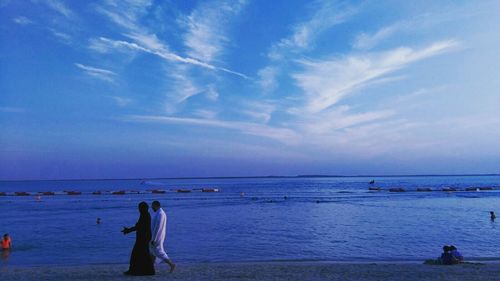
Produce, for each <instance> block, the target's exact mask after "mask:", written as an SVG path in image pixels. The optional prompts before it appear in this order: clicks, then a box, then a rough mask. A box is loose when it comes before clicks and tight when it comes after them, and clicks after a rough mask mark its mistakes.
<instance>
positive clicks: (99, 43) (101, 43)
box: [91, 37, 250, 79]
mask: <svg viewBox="0 0 500 281" xmlns="http://www.w3.org/2000/svg"><path fill="white" fill-rule="evenodd" d="M92 44H93V45H92V46H91V48H92V49H94V50H99V51H103V50H106V51H107V50H109V49H129V50H135V51H141V52H145V53H149V54H153V55H156V56H158V57H160V58H162V59H164V60H167V61H169V62H180V63H185V64H190V65H195V66H199V67H202V68H205V69H210V70H213V71H223V72H227V73H230V74H234V75H237V76H240V77H242V78H245V79H250V77H248V76H247V75H245V74H243V73H239V72H236V71H232V70H229V69H227V68H224V67H218V66H214V65H212V64H208V63H204V62H202V61H199V60H196V59H193V58H189V57H182V56H179V55H177V54H175V53H173V52H170V51H168V50H167V49H165V48H163V49H149V48H146V47H144V46H141V45H139V44H136V43H133V42H127V41H123V40H112V39H108V38H105V37H100V38H99V40H93V41H92Z"/></svg>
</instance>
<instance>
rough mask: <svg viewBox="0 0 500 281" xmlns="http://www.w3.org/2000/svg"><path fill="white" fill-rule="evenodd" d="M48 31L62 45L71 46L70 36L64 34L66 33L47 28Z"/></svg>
mask: <svg viewBox="0 0 500 281" xmlns="http://www.w3.org/2000/svg"><path fill="white" fill-rule="evenodd" d="M48 30H49V31H50V32H51V33H52V35H54V36H55V37H56V38H57V39H59V40H60V41H61V42H62V43H65V44H71V42H72V38H71V36H70V35H69V34H66V33H64V32H61V31H57V30H55V29H53V28H48Z"/></svg>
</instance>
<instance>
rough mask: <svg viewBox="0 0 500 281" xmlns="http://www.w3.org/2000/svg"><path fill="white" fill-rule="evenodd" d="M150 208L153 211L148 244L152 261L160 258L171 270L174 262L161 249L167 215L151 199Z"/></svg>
mask: <svg viewBox="0 0 500 281" xmlns="http://www.w3.org/2000/svg"><path fill="white" fill-rule="evenodd" d="M151 208H152V209H153V211H154V213H153V218H152V220H151V243H150V245H149V252H150V253H151V256H152V258H153V261H154V260H155V258H158V259H160V260H161V261H163V262H165V263H167V264H168V265H169V266H170V272H173V271H174V269H175V263H173V262H172V261H171V260H170V258H169V257H168V255H167V253H165V249H163V242H164V241H165V236H166V231H167V215H166V214H165V212H164V211H163V209H162V208H161V206H160V202H158V201H153V204H151Z"/></svg>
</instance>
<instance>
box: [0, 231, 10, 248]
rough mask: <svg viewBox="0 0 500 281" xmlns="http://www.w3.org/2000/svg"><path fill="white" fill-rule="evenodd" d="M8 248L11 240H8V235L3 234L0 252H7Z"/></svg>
mask: <svg viewBox="0 0 500 281" xmlns="http://www.w3.org/2000/svg"><path fill="white" fill-rule="evenodd" d="M10 248H12V239H10V236H9V234H8V233H5V234H4V235H3V239H2V250H4V251H8V250H10Z"/></svg>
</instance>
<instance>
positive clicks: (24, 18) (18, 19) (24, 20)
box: [13, 16, 34, 25]
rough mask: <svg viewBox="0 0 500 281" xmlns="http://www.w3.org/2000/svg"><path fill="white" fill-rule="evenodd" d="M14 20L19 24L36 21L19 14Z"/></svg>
mask: <svg viewBox="0 0 500 281" xmlns="http://www.w3.org/2000/svg"><path fill="white" fill-rule="evenodd" d="M13 21H14V22H15V23H17V24H19V25H28V24H33V23H34V22H33V21H32V20H30V19H29V18H27V17H24V16H19V17H16V18H14V19H13Z"/></svg>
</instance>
